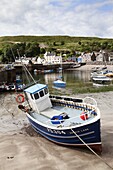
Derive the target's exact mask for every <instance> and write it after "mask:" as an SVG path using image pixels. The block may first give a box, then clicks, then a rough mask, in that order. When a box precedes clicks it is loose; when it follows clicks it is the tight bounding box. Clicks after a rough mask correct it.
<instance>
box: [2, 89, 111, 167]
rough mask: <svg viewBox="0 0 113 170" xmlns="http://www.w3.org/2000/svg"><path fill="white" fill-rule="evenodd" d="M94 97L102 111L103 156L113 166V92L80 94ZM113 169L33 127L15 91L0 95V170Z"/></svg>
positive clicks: (92, 156) (88, 153) (87, 153)
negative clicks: (51, 139)
mask: <svg viewBox="0 0 113 170" xmlns="http://www.w3.org/2000/svg"><path fill="white" fill-rule="evenodd" d="M86 96H90V97H94V98H95V99H96V100H97V103H98V107H99V108H100V111H101V130H102V134H101V135H102V145H103V151H102V154H101V157H102V158H103V159H104V160H105V161H106V162H107V163H108V164H109V165H111V166H112V167H113V92H106V93H94V94H80V95H77V96H76V97H86ZM8 169H10V170H95V169H96V170H109V169H110V168H109V167H108V166H107V165H106V164H105V163H104V162H102V161H101V160H100V159H99V158H98V157H96V156H95V155H94V154H93V153H91V151H89V150H88V149H83V148H81V149H80V148H69V147H63V146H59V145H56V144H54V143H52V142H50V141H48V140H46V139H45V138H43V137H42V136H40V135H39V134H36V133H35V132H34V130H33V129H32V128H31V126H29V123H28V120H27V118H26V116H25V114H23V113H22V112H21V111H20V110H19V109H18V108H17V104H16V100H15V94H13V93H12V94H5V95H0V170H8Z"/></svg>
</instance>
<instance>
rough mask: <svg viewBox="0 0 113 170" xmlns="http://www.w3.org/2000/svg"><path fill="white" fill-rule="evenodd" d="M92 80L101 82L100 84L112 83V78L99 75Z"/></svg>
mask: <svg viewBox="0 0 113 170" xmlns="http://www.w3.org/2000/svg"><path fill="white" fill-rule="evenodd" d="M92 79H93V81H100V82H106V81H107V82H110V81H112V79H111V78H109V77H107V76H104V75H97V76H95V77H93V78H92Z"/></svg>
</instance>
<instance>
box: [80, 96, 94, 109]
mask: <svg viewBox="0 0 113 170" xmlns="http://www.w3.org/2000/svg"><path fill="white" fill-rule="evenodd" d="M87 100H88V104H89V103H90V104H91V105H94V106H96V107H97V101H96V100H95V99H94V98H92V97H85V98H84V99H83V103H87ZM89 101H90V102H89ZM92 102H93V103H92Z"/></svg>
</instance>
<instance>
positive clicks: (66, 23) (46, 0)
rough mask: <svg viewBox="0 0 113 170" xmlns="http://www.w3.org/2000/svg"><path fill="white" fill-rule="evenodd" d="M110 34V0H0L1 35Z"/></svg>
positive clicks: (112, 4) (112, 24)
mask: <svg viewBox="0 0 113 170" xmlns="http://www.w3.org/2000/svg"><path fill="white" fill-rule="evenodd" d="M7 35H69V36H88V37H90V36H91V37H92V36H93V37H95V36H96V37H101V38H113V0H11V1H10V0H0V36H7Z"/></svg>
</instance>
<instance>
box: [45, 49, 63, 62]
mask: <svg viewBox="0 0 113 170" xmlns="http://www.w3.org/2000/svg"><path fill="white" fill-rule="evenodd" d="M44 59H45V63H48V64H60V63H61V62H62V56H56V55H55V53H53V52H46V53H45V54H44Z"/></svg>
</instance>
